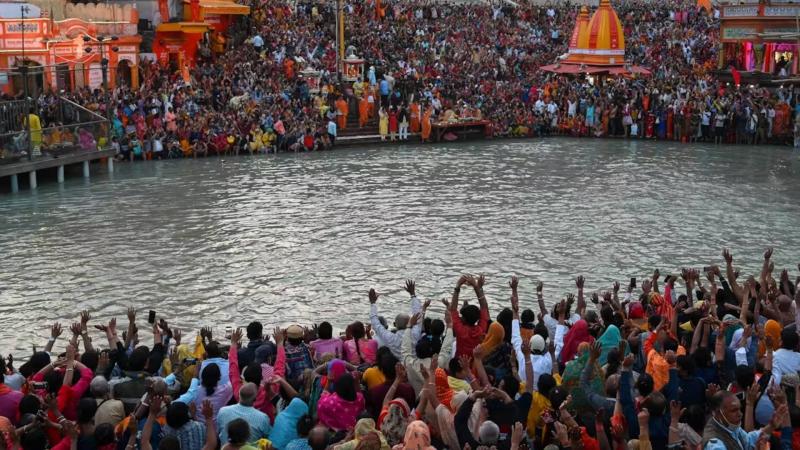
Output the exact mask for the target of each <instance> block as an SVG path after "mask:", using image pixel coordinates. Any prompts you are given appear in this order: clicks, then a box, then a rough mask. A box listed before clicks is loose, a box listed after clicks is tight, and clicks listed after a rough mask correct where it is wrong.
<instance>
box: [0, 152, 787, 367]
mask: <svg viewBox="0 0 800 450" xmlns="http://www.w3.org/2000/svg"><path fill="white" fill-rule="evenodd" d="M115 168H116V173H114V175H113V180H112V179H110V178H109V176H108V175H107V174H104V173H96V174H93V179H92V180H91V182H90V183H84V182H83V180H81V179H80V178H77V177H72V178H68V180H67V184H66V186H65V188H64V189H59V187H58V185H57V184H56V183H54V182H43V183H41V184H40V188H39V190H38V192H36V193H30V192H29V191H23V192H21V193H19V194H17V195H11V194H8V195H4V196H2V197H0V225H2V230H3V232H2V233H0V251H2V254H3V256H4V257H3V262H2V264H1V265H0V353H8V352H10V351H13V352H14V353H18V354H20V355H23V354H27V353H28V352H29V351H30V348H31V345H32V344H36V345H37V346H38V347H39V348H41V347H42V346H43V345H44V343H45V342H46V339H47V336H48V335H49V330H48V329H47V326H48V325H49V324H50V323H52V322H53V321H56V320H60V321H62V322H63V323H67V322H71V321H74V320H76V318H77V314H78V312H79V311H80V310H81V309H83V308H88V309H90V310H92V311H93V315H94V317H95V318H96V319H93V322H96V321H97V320H108V319H109V318H110V317H112V316H113V315H116V316H117V317H118V320H119V321H120V326H119V328H120V330H122V329H124V327H125V324H126V319H125V318H124V316H125V314H124V310H125V307H126V306H128V305H131V304H133V305H136V306H137V307H138V308H139V311H140V320H139V322H140V327H142V325H143V324H144V323H145V320H146V318H145V316H146V313H147V310H148V309H155V310H156V311H157V312H158V313H159V315H163V316H164V317H166V318H167V319H168V320H170V322H171V323H174V325H176V326H178V327H180V328H182V329H184V330H186V331H188V330H192V332H194V330H197V329H198V328H199V327H200V326H203V325H213V326H214V327H215V329H216V330H217V333H218V335H220V337H221V335H222V330H223V329H224V328H225V326H227V325H231V324H233V325H238V326H244V325H246V324H247V323H248V322H249V321H250V320H253V319H260V320H262V321H263V322H264V323H265V324H267V325H274V324H288V323H291V322H299V323H301V324H310V323H312V322H319V321H321V320H329V321H330V322H332V323H333V324H334V326H336V327H337V328H339V329H341V327H342V326H343V325H345V324H346V323H348V322H350V321H353V320H356V319H361V320H366V319H367V314H368V311H369V307H368V306H369V303H368V300H367V291H368V290H369V288H370V287H375V288H376V289H378V291H379V292H381V293H382V294H384V295H383V296H382V297H381V299H380V300H379V303H378V306H379V309H380V310H381V311H382V312H383V313H384V314H386V315H387V316H393V315H394V314H395V313H396V312H399V311H400V310H401V309H405V305H407V295H406V294H405V292H403V291H402V282H403V280H404V279H405V278H408V277H410V278H414V279H416V280H417V286H418V288H417V289H418V292H419V293H420V294H422V295H424V296H426V297H432V298H434V300H438V299H439V298H442V297H443V296H446V295H449V294H450V292H451V289H452V286H453V284H454V283H455V281H456V279H457V277H458V274H459V273H462V272H473V273H477V272H482V273H485V274H486V275H487V278H488V281H487V287H486V290H487V296H488V297H489V301H490V306H491V307H492V313H493V314H492V315H494V314H496V313H497V312H498V311H499V310H500V308H501V307H504V306H506V305H507V303H508V296H509V295H508V294H509V291H508V287H507V286H508V284H507V283H508V279H507V277H508V276H509V275H510V274H512V273H516V274H519V275H520V276H521V277H522V282H521V302H522V305H523V307H532V308H533V307H534V301H535V295H534V292H533V290H534V280H543V281H544V283H545V298H546V300H548V303H549V302H552V301H554V300H555V299H557V298H558V297H559V296H561V295H563V294H564V293H565V292H566V291H567V290H568V289H574V283H573V282H572V281H571V280H572V278H573V277H574V276H575V275H578V274H583V275H585V276H586V278H587V289H588V290H589V291H592V290H595V289H609V288H610V286H611V283H612V282H613V281H614V280H619V281H620V282H621V283H622V284H623V285H626V284H627V280H628V279H629V277H631V276H636V277H638V278H639V279H640V280H641V279H642V277H643V276H644V275H645V274H646V273H648V272H650V271H652V269H654V268H659V269H660V270H661V273H662V274H664V273H666V272H668V271H677V270H678V269H679V268H680V267H681V266H692V267H698V268H699V267H702V266H705V265H709V264H712V263H721V262H722V260H721V256H720V253H721V249H722V248H723V247H724V246H729V247H730V248H731V249H732V251H733V254H734V258H735V259H734V263H735V265H737V266H738V267H741V268H742V269H743V272H745V273H751V272H755V271H756V270H758V269H759V268H760V262H761V253H762V252H763V248H764V247H766V246H768V245H771V246H774V247H775V248H776V251H775V256H774V258H775V260H776V266H777V267H776V268H783V267H787V268H790V269H796V267H797V263H798V262H800V234H798V227H800V208H798V203H800V183H798V181H800V176H798V153H792V151H791V150H790V149H788V148H781V147H745V146H741V147H734V146H723V147H714V146H703V145H692V146H686V145H680V144H677V143H674V144H670V143H650V142H630V141H621V140H606V141H599V140H567V139H551V140H544V141H533V140H528V141H496V142H478V143H473V144H460V145H459V144H451V145H441V146H424V147H416V146H413V145H409V146H403V147H384V148H379V149H366V148H361V149H352V150H339V151H334V152H328V153H314V154H284V155H278V156H267V157H255V158H251V157H239V158H235V157H234V158H223V159H218V158H209V159H199V160H181V161H165V162H147V163H135V164H117V165H116V166H115ZM791 273H792V276H794V274H795V273H796V272H795V271H794V270H791ZM680 289H681V290H683V288H680ZM470 295H471V293H468V292H464V293H462V297H466V298H470ZM432 309H433V310H434V311H435V312H436V313H437V314H438V313H440V312H441V305H440V304H439V303H438V301H437V302H435V303H434V306H433V307H432ZM66 334H68V331H66V332H65V335H64V336H62V338H61V340H60V341H59V344H58V345H57V348H63V345H64V343H65V342H66V339H65V338H66V337H67V336H66ZM139 334H140V340H141V341H142V342H143V343H147V344H151V342H152V341H151V336H150V333H149V331H147V330H141V331H140V333H139ZM94 339H95V343H103V342H104V341H105V339H104V338H103V337H102V336H101V335H99V334H95V335H94ZM103 345H104V344H103Z"/></svg>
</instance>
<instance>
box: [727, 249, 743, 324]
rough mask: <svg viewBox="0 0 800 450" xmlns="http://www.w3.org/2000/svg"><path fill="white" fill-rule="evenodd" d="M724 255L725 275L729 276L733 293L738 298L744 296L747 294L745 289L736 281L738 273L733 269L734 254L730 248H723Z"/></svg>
mask: <svg viewBox="0 0 800 450" xmlns="http://www.w3.org/2000/svg"><path fill="white" fill-rule="evenodd" d="M722 257H723V258H724V259H725V277H726V278H728V284H729V285H730V287H731V291H733V294H734V295H735V296H736V297H737V298H742V296H743V295H745V290H744V289H743V288H742V287H741V286H740V285H739V283H738V282H737V281H736V273H735V271H734V270H733V255H732V254H731V252H730V250H728V249H727V248H726V249H723V250H722ZM743 309H744V308H743Z"/></svg>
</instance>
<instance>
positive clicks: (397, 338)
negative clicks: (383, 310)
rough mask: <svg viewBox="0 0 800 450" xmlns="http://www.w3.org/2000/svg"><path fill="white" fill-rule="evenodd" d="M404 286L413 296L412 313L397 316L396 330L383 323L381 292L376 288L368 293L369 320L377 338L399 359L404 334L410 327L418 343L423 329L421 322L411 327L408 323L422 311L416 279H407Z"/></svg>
mask: <svg viewBox="0 0 800 450" xmlns="http://www.w3.org/2000/svg"><path fill="white" fill-rule="evenodd" d="M403 288H404V289H405V291H406V292H408V294H409V295H410V296H411V314H410V315H409V314H405V313H400V314H397V316H395V318H394V327H395V330H396V331H394V332H392V331H390V330H388V329H387V328H386V327H385V326H384V325H383V323H381V320H380V316H379V315H378V307H377V302H378V298H379V294H378V293H377V292H376V291H375V289H370V290H369V294H368V297H369V303H370V306H369V322H370V324H371V325H372V329H373V331H375V339H376V340H377V341H378V344H379V345H380V346H386V347H389V350H391V351H392V354H393V355H394V356H396V357H397V358H398V359H399V358H401V357H402V350H401V347H402V345H403V335H404V334H405V333H407V332H408V330H409V329H410V330H411V333H412V339H413V342H415V343H416V342H417V341H418V340H419V337H420V335H421V330H422V323H421V322H419V323H417V324H416V326H415V327H410V326H409V324H408V322H409V320H410V318H411V317H410V316H413V315H415V314H417V313H421V312H422V303H421V302H420V299H419V297H417V285H416V283H415V282H414V280H410V279H409V280H406V282H405V285H404V286H403Z"/></svg>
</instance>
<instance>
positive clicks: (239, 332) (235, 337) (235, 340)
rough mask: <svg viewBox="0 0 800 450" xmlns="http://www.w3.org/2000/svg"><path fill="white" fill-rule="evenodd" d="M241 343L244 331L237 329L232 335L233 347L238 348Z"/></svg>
mask: <svg viewBox="0 0 800 450" xmlns="http://www.w3.org/2000/svg"><path fill="white" fill-rule="evenodd" d="M240 342H242V329H241V328H237V329H236V330H234V332H233V333H231V345H233V346H236V347H238V346H239V343H240Z"/></svg>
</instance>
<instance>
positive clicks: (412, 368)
mask: <svg viewBox="0 0 800 450" xmlns="http://www.w3.org/2000/svg"><path fill="white" fill-rule="evenodd" d="M452 316H453V314H452V310H451V311H450V317H451V318H452ZM421 320H422V313H416V314H414V315H413V316H411V320H409V322H408V326H409V328H413V327H414V326H415V325H416V324H417V323H418V322H419V321H421ZM448 322H450V321H449V320H448ZM452 322H455V321H454V320H452ZM412 340H413V336H412V333H403V345H402V347H401V356H402V358H401V359H400V361H401V362H402V363H403V365H404V366H405V367H406V372H407V373H408V381H409V383H410V384H411V386H412V387H413V388H414V392H415V393H416V395H419V393H420V391H421V390H422V388H423V385H424V380H423V379H422V374H420V372H419V366H420V364H422V365H425V366H429V365H430V363H431V358H434V357H435V358H437V361H438V366H439V367H447V366H448V363H449V362H450V354H451V353H452V350H453V341H454V336H453V330H451V329H450V328H449V327H447V328H445V330H444V335H443V340H442V343H441V345H436V344H437V343H436V342H433V343H431V345H429V346H424V347H420V346H417V348H416V349H415V348H414V344H413V342H412ZM437 347H438V348H437ZM423 349H424V352H423Z"/></svg>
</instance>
